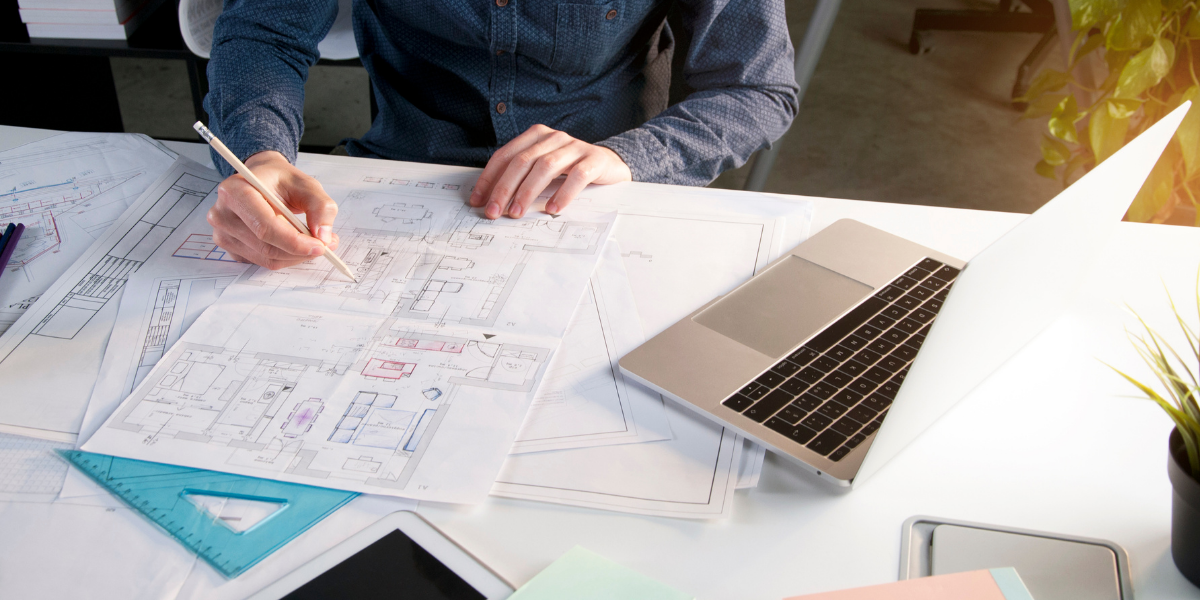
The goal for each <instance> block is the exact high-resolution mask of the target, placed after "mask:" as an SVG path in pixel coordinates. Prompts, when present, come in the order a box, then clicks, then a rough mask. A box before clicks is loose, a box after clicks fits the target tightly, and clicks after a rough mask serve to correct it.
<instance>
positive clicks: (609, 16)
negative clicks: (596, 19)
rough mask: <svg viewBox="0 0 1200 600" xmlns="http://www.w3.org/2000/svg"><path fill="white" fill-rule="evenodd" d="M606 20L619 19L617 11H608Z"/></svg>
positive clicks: (498, 0) (605, 16)
mask: <svg viewBox="0 0 1200 600" xmlns="http://www.w3.org/2000/svg"><path fill="white" fill-rule="evenodd" d="M496 1H497V2H500V1H501V0H496ZM504 1H507V0H504ZM604 18H605V19H608V20H609V21H611V20H613V19H615V18H617V10H616V9H613V10H610V11H608V14H606V15H604Z"/></svg>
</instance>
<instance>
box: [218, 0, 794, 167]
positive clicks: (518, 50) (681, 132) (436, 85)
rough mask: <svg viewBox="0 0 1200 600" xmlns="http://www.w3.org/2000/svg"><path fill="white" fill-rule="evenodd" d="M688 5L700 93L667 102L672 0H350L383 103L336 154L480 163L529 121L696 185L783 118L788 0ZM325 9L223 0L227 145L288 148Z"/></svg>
mask: <svg viewBox="0 0 1200 600" xmlns="http://www.w3.org/2000/svg"><path fill="white" fill-rule="evenodd" d="M681 1H682V3H683V6H682V8H683V19H684V26H685V27H686V28H687V29H689V30H690V32H691V35H692V43H691V48H690V49H689V51H688V54H687V57H686V62H685V63H684V69H683V76H684V77H685V81H686V82H687V83H688V85H689V86H690V87H691V88H693V89H694V90H696V91H695V92H694V93H692V94H691V95H689V96H688V97H687V98H686V99H684V100H683V101H682V102H679V103H677V104H675V105H673V106H671V107H669V108H668V107H667V88H668V84H669V81H670V77H671V73H670V71H671V68H670V63H671V55H672V47H673V37H672V34H671V31H670V29H669V27H667V26H666V24H665V21H664V19H665V16H666V12H667V9H668V8H669V6H670V2H671V0H575V1H571V2H550V1H546V0H430V1H418V0H354V4H353V23H354V33H355V36H356V37H357V41H358V49H359V56H360V57H361V59H362V62H363V65H364V66H365V67H366V69H367V72H368V74H369V75H370V77H371V81H372V82H373V84H374V90H375V92H374V93H375V100H376V102H377V104H378V106H379V114H378V116H377V117H376V118H375V121H374V122H373V123H372V124H371V129H370V131H368V132H367V134H366V135H364V136H363V137H362V138H361V139H358V140H353V141H349V142H348V143H347V151H348V152H349V154H350V155H352V156H369V157H379V158H388V159H394V160H408V161H417V162H434V163H443V164H454V165H468V166H483V165H484V164H486V163H487V160H488V158H489V157H490V156H491V154H492V152H493V151H495V150H496V149H497V148H499V147H500V146H503V145H504V144H505V143H507V142H508V141H510V140H512V139H513V138H514V137H516V136H517V135H519V134H520V133H521V132H523V131H525V130H526V129H528V128H529V127H531V126H533V125H536V124H539V123H540V124H544V125H547V126H549V127H551V128H554V129H559V130H562V131H565V132H567V133H569V134H571V135H572V136H574V137H576V138H579V139H581V140H584V141H587V142H591V143H599V144H601V145H603V146H606V147H608V148H610V149H612V150H613V151H614V152H616V153H617V154H619V155H620V156H621V158H622V159H623V160H624V161H625V163H626V164H628V165H629V168H630V171H631V172H632V174H633V178H634V180H635V181H651V182H659V183H674V184H684V185H704V184H707V183H708V182H710V181H712V180H713V179H714V178H716V176H717V175H718V174H720V173H721V172H722V171H724V170H726V169H729V168H733V167H737V166H740V165H742V164H743V163H745V161H746V160H747V159H748V158H749V157H750V155H751V154H753V153H754V151H756V150H758V149H760V148H763V147H765V146H767V145H768V144H769V143H770V142H772V141H774V140H776V139H778V138H779V137H780V136H781V135H783V133H784V131H786V130H787V127H788V125H790V124H791V122H792V119H793V117H794V116H795V114H796V110H797V101H796V96H797V91H798V88H797V86H796V81H795V76H794V72H793V58H792V57H793V50H792V45H791V41H790V40H789V38H788V32H787V23H786V21H785V19H784V8H783V2H782V0H681ZM336 14H337V2H336V0H226V2H225V10H224V12H223V13H222V14H221V16H220V17H219V18H218V19H217V22H216V29H215V31H214V32H213V47H212V59H211V61H210V62H209V64H208V77H209V83H210V89H211V91H210V92H209V94H208V96H207V97H206V98H205V100H204V105H205V109H206V110H207V111H208V114H209V118H210V121H211V122H210V123H209V127H210V128H211V129H212V130H213V132H214V133H216V134H217V135H218V136H220V138H221V139H222V140H223V141H224V142H225V143H226V144H227V145H228V146H229V147H230V148H231V149H232V150H233V152H234V153H235V154H237V155H238V156H241V157H243V158H244V157H247V156H249V155H251V154H254V153H256V152H260V151H264V150H276V151H279V152H280V153H282V154H283V155H284V156H286V157H288V159H289V160H292V161H293V162H294V161H295V157H296V152H297V147H298V144H299V141H300V136H301V134H302V133H303V131H304V121H303V105H304V81H305V79H306V78H307V76H308V69H309V67H310V66H312V65H313V64H314V63H315V62H316V61H317V59H318V57H319V55H318V52H317V43H318V42H319V41H320V40H321V39H322V38H324V37H325V34H326V33H327V32H328V31H329V28H330V27H331V26H332V24H333V20H334V18H335V16H336ZM213 160H214V162H216V164H218V165H220V166H221V169H222V172H223V173H225V174H226V175H229V174H230V173H231V172H232V170H231V169H230V168H229V166H228V165H226V164H225V161H224V160H220V159H218V158H216V157H214V159H213Z"/></svg>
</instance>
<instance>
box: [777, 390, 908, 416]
mask: <svg viewBox="0 0 1200 600" xmlns="http://www.w3.org/2000/svg"><path fill="white" fill-rule="evenodd" d="M823 402H824V400H822V399H820V398H818V397H816V396H813V395H811V394H805V395H803V396H800V397H799V398H796V401H795V402H793V403H792V406H798V407H800V408H801V409H802V410H803V411H804V412H806V413H809V412H812V411H814V410H817V407H818V406H821V403H823ZM888 402H889V403H890V402H891V401H890V400H889V401H888Z"/></svg>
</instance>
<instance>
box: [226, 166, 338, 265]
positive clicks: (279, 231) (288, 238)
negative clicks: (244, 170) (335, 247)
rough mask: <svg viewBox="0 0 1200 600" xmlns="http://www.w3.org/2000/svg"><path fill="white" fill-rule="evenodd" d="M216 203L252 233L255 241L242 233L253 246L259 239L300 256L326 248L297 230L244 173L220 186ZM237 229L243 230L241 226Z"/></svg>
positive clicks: (234, 176) (315, 253)
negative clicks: (243, 176) (268, 201)
mask: <svg viewBox="0 0 1200 600" xmlns="http://www.w3.org/2000/svg"><path fill="white" fill-rule="evenodd" d="M288 195H289V196H290V195H292V194H290V193H289V194H288ZM281 196H282V194H281ZM217 204H221V205H222V207H223V208H226V209H228V210H229V211H230V212H232V213H233V214H234V215H235V216H236V217H237V218H238V219H240V220H241V222H242V224H244V226H245V227H246V229H248V230H249V232H250V234H251V235H253V238H254V240H251V239H246V238H243V237H240V236H239V239H241V240H242V241H243V242H246V243H247V244H248V245H250V246H254V245H255V244H256V241H255V240H257V241H261V242H265V243H267V244H270V245H272V246H275V247H276V248H279V249H280V250H283V251H284V252H286V253H288V254H290V255H293V256H297V257H300V256H318V255H320V254H321V252H322V251H324V245H323V244H321V242H319V241H317V240H315V239H313V238H312V237H310V236H307V235H304V234H302V233H300V232H299V231H296V228H295V227H292V224H291V223H289V222H288V221H287V219H286V218H285V217H284V216H283V215H280V214H279V213H277V212H275V209H273V208H271V205H270V204H268V203H267V201H266V199H264V198H263V197H262V195H261V194H259V193H258V190H256V189H254V186H252V185H250V183H249V182H248V181H246V180H245V179H244V178H242V176H241V175H233V176H232V177H230V178H229V179H226V180H225V181H224V182H222V183H221V185H219V186H217ZM224 223H230V222H229V221H225V222H224ZM230 224H231V225H232V223H230ZM238 230H239V232H240V231H241V230H240V228H238ZM230 233H234V232H232V231H231V232H230ZM235 235H237V233H235Z"/></svg>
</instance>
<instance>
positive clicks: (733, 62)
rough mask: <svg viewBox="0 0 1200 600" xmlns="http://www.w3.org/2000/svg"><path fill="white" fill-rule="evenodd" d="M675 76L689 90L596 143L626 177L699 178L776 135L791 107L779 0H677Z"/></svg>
mask: <svg viewBox="0 0 1200 600" xmlns="http://www.w3.org/2000/svg"><path fill="white" fill-rule="evenodd" d="M683 23H684V27H686V28H687V29H688V30H689V31H690V32H691V34H692V43H691V48H689V49H688V55H687V58H686V60H685V62H684V67H683V76H684V78H685V81H687V83H688V85H689V86H690V87H691V88H692V89H694V90H696V91H695V92H693V93H692V94H690V95H689V96H688V97H687V98H685V99H684V100H683V101H682V102H679V103H678V104H675V105H673V106H671V107H669V108H667V109H666V110H664V111H663V112H661V113H659V114H658V115H657V116H655V117H654V118H652V119H650V120H649V121H647V122H646V123H644V124H643V125H641V126H640V127H637V128H634V129H631V130H629V131H626V132H624V133H621V134H618V135H615V136H613V137H611V138H608V139H606V140H604V141H601V142H600V143H599V145H601V146H604V147H606V148H609V149H610V150H612V151H613V152H616V153H617V154H618V155H620V156H621V159H622V160H624V161H625V164H627V165H629V170H630V171H631V172H632V174H633V179H634V181H647V182H655V183H671V184H678V185H697V186H699V185H706V184H708V183H709V182H711V181H712V180H713V179H716V177H717V175H719V174H721V172H722V171H725V170H726V169H731V168H736V167H740V166H741V165H743V164H745V163H746V161H747V160H749V158H750V156H751V155H752V154H754V152H755V151H757V150H759V149H761V148H765V147H767V146H768V145H770V144H771V143H772V142H774V141H775V140H778V139H779V138H780V137H781V136H783V134H784V132H786V131H787V128H788V126H789V125H791V123H792V120H793V119H794V118H795V116H796V112H797V110H799V102H798V100H797V96H798V93H799V87H798V86H797V85H796V75H795V63H794V58H793V57H794V51H793V49H792V42H791V39H790V38H789V37H788V30H787V21H786V19H785V16H784V6H783V2H782V0H716V1H713V0H684V2H683Z"/></svg>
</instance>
